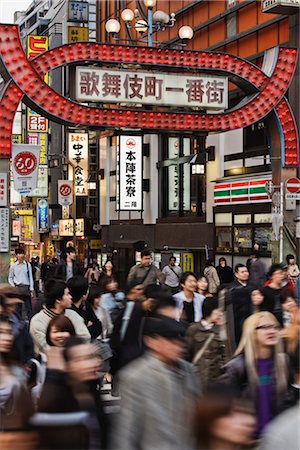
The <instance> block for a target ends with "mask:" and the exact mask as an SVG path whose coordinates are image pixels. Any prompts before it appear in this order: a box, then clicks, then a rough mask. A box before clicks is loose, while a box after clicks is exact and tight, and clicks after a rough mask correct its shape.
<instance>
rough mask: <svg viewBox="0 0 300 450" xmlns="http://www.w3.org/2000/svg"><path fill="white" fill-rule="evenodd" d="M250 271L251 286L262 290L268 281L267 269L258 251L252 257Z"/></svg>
mask: <svg viewBox="0 0 300 450" xmlns="http://www.w3.org/2000/svg"><path fill="white" fill-rule="evenodd" d="M248 270H249V284H251V286H253V287H255V288H258V289H260V288H261V287H262V286H263V285H264V283H265V281H266V268H265V265H264V263H263V262H262V260H261V259H260V257H259V253H258V252H257V251H254V252H253V253H252V255H251V257H250V262H249V269H248Z"/></svg>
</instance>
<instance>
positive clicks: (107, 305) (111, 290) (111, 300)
mask: <svg viewBox="0 0 300 450" xmlns="http://www.w3.org/2000/svg"><path fill="white" fill-rule="evenodd" d="M100 291H101V306H102V308H104V309H105V310H106V311H107V312H108V313H109V314H110V317H111V320H112V322H113V323H114V321H115V320H116V318H117V317H118V315H119V313H120V310H122V309H124V308H125V294H124V293H123V292H121V291H120V290H119V288H118V283H117V281H116V280H115V279H114V278H108V277H107V278H105V279H103V281H102V284H101V288H100Z"/></svg>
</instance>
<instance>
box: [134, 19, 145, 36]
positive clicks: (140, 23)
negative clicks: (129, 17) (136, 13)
mask: <svg viewBox="0 0 300 450" xmlns="http://www.w3.org/2000/svg"><path fill="white" fill-rule="evenodd" d="M135 28H136V31H137V32H138V33H146V31H147V29H148V24H147V22H146V20H143V19H140V20H137V21H136V23H135Z"/></svg>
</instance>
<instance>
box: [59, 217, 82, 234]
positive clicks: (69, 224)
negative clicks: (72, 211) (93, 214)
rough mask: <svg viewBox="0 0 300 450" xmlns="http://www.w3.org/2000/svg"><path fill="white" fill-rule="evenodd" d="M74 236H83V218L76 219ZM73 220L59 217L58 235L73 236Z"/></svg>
mask: <svg viewBox="0 0 300 450" xmlns="http://www.w3.org/2000/svg"><path fill="white" fill-rule="evenodd" d="M75 227H76V236H84V219H76V225H75ZM73 229H74V220H73V219H61V220H60V221H59V235H60V236H74V231H73Z"/></svg>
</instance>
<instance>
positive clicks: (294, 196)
mask: <svg viewBox="0 0 300 450" xmlns="http://www.w3.org/2000/svg"><path fill="white" fill-rule="evenodd" d="M285 198H286V200H300V192H295V193H294V194H292V193H286V194H285Z"/></svg>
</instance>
